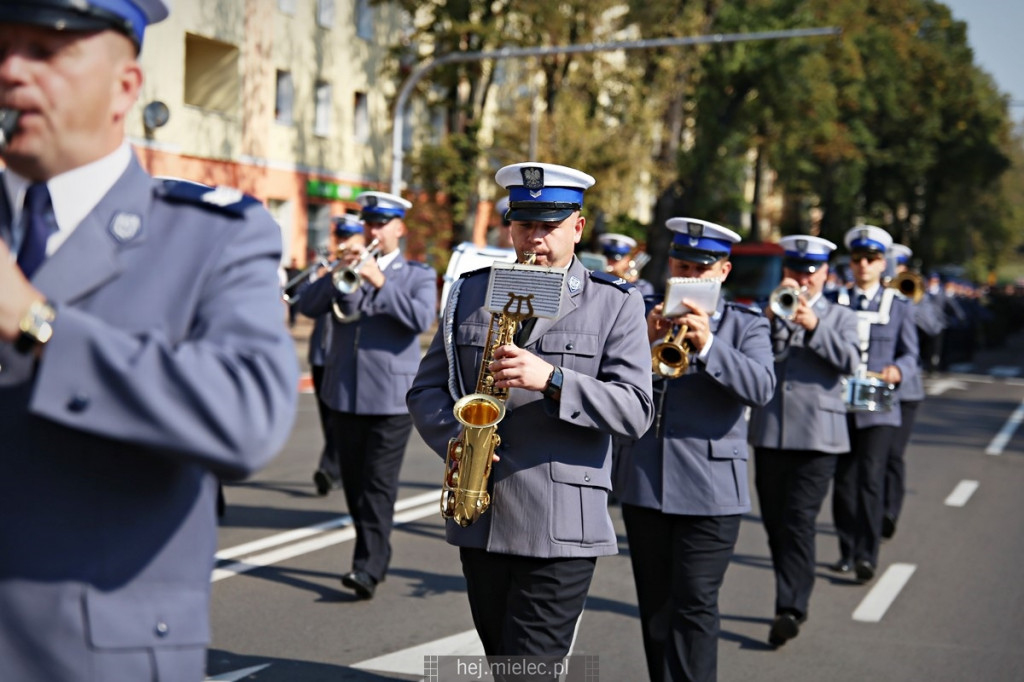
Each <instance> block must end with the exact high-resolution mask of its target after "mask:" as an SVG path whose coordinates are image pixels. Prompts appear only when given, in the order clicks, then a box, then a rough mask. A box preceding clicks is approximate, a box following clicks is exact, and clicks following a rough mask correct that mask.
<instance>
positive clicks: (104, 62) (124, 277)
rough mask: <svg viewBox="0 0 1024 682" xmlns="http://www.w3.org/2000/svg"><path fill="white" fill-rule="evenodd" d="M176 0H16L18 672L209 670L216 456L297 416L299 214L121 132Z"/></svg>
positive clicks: (241, 467) (2, 367)
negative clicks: (156, 168) (197, 173)
mask: <svg viewBox="0 0 1024 682" xmlns="http://www.w3.org/2000/svg"><path fill="white" fill-rule="evenodd" d="M166 16H167V8H166V6H165V5H164V4H163V3H162V2H159V1H158V0H137V1H136V2H128V1H127V0H120V1H118V0H106V1H105V2H102V3H98V2H97V3H90V2H86V1H85V0H81V1H77V2H70V1H69V0H32V1H31V2H27V1H26V2H16V1H11V0H0V101H2V102H3V104H4V105H6V106H10V107H15V108H16V109H17V110H18V111H19V112H21V118H20V121H19V126H18V128H17V130H16V131H15V133H14V134H13V136H12V138H11V140H10V144H9V146H8V147H7V148H6V150H5V151H4V152H3V159H4V161H5V162H6V164H7V170H6V171H4V172H3V174H2V176H0V185H2V189H0V237H2V244H0V292H2V295H0V443H2V446H0V452H2V460H3V475H2V476H0V519H2V522H0V678H2V679H4V680H17V681H18V682H35V681H40V682H61V681H64V680H74V681H76V682H80V681H90V682H120V681H124V682H138V680H174V681H175V682H177V681H179V680H192V681H198V680H202V679H203V677H204V668H205V663H206V652H205V648H206V645H207V643H208V641H209V637H210V630H209V606H210V604H209V595H210V573H211V570H212V568H213V556H214V552H215V551H216V549H217V542H216V519H215V512H214V508H215V499H216V495H217V478H218V477H219V478H221V479H224V480H237V479H241V478H243V477H245V476H247V475H249V474H251V473H252V472H253V471H255V470H256V469H258V468H259V467H261V466H262V465H264V464H266V462H267V461H268V460H269V459H270V458H271V456H272V455H273V454H274V453H275V452H276V451H277V449H278V448H279V447H280V446H281V445H282V444H283V443H284V441H285V439H286V438H287V436H288V433H289V431H290V428H291V425H292V420H293V418H294V414H295V403H296V399H297V385H298V367H297V363H296V359H295V348H294V345H293V343H292V340H291V338H290V336H289V335H288V330H287V327H286V325H285V320H284V315H282V314H281V313H282V311H281V292H280V284H279V281H278V275H277V269H278V263H279V262H280V259H281V232H280V230H279V229H278V227H277V225H276V224H275V223H274V221H273V219H272V218H271V217H270V215H269V214H268V213H267V212H266V211H265V210H264V209H263V207H262V206H260V205H259V202H257V201H256V200H255V199H252V198H251V197H246V196H244V195H242V194H241V193H240V192H237V191H236V190H229V189H227V188H218V189H216V190H215V189H213V188H210V187H206V186H203V185H198V184H195V183H190V182H184V181H173V180H154V179H153V178H151V177H150V176H149V175H148V174H146V172H145V171H143V169H142V168H141V166H140V165H139V164H138V163H137V161H136V160H135V158H134V156H133V154H132V150H131V147H129V146H128V143H127V142H126V141H125V139H124V120H125V116H126V115H127V114H128V112H129V111H131V108H132V105H133V103H134V102H135V99H136V97H137V96H138V94H139V91H140V88H141V85H142V72H141V69H140V67H139V64H138V61H137V53H138V50H139V48H140V46H141V43H142V34H143V30H144V29H145V27H146V25H147V24H149V23H152V22H156V21H159V20H161V19H163V18H164V17H166Z"/></svg>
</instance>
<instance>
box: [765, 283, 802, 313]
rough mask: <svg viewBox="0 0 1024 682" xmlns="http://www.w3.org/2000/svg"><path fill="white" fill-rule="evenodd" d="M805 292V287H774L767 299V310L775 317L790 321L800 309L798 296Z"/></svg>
mask: <svg viewBox="0 0 1024 682" xmlns="http://www.w3.org/2000/svg"><path fill="white" fill-rule="evenodd" d="M805 291H807V287H801V288H799V289H797V288H795V287H784V286H779V287H776V288H775V290H774V291H772V293H771V296H769V297H768V308H769V309H770V310H771V311H772V314H773V315H775V316H776V317H781V318H782V319H784V320H791V319H793V316H794V315H796V311H797V308H799V307H800V296H801V295H802V294H803V293H804V292H805Z"/></svg>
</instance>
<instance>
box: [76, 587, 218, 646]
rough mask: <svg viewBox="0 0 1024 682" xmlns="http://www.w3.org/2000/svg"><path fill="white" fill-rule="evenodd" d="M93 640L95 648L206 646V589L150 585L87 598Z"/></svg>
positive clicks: (96, 594)
mask: <svg viewBox="0 0 1024 682" xmlns="http://www.w3.org/2000/svg"><path fill="white" fill-rule="evenodd" d="M85 612H86V619H87V622H88V625H89V639H90V642H91V643H92V645H93V646H94V647H96V648H97V649H143V648H155V647H180V646H205V645H206V644H208V643H209V641H210V625H209V616H208V612H209V598H208V595H207V593H206V591H205V590H202V589H193V590H189V589H176V588H174V587H165V588H164V589H160V587H158V586H153V585H148V586H146V587H145V589H143V587H142V586H134V587H132V588H128V589H124V590H118V591H117V592H99V591H95V590H90V591H88V592H86V595H85Z"/></svg>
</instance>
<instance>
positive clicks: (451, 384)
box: [443, 278, 466, 400]
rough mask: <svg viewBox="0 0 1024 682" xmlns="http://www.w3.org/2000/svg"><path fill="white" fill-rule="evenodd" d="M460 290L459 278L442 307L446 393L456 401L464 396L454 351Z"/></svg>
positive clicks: (453, 284)
mask: <svg viewBox="0 0 1024 682" xmlns="http://www.w3.org/2000/svg"><path fill="white" fill-rule="evenodd" d="M461 289H462V279H461V278H460V279H457V280H455V281H454V282H452V286H451V289H449V291H448V302H447V303H446V304H445V307H444V337H443V338H444V354H445V357H447V358H448V392H449V393H450V394H451V396H452V400H458V399H459V398H461V397H462V396H464V395H465V394H466V391H465V388H464V387H463V386H462V373H461V372H460V371H459V354H458V353H457V352H456V349H455V310H456V308H458V305H459V291H460V290H461Z"/></svg>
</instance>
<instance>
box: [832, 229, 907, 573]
mask: <svg viewBox="0 0 1024 682" xmlns="http://www.w3.org/2000/svg"><path fill="white" fill-rule="evenodd" d="M844 243H845V244H846V248H847V249H849V251H850V268H851V270H852V271H853V289H852V290H851V291H850V306H851V307H852V308H853V309H854V310H855V311H856V314H857V343H858V346H859V348H860V362H859V363H858V372H857V373H858V374H863V373H865V372H870V373H872V374H875V375H877V376H878V378H880V379H881V380H882V381H884V382H887V383H890V384H896V385H897V386H899V384H900V383H901V382H902V381H903V380H904V378H905V377H909V376H911V374H912V373H913V372H914V371H916V368H917V328H916V327H915V326H914V315H913V312H912V311H911V309H910V303H909V302H908V301H907V300H906V299H905V298H903V297H902V296H900V295H899V294H898V293H897V292H896V290H895V289H893V288H892V287H884V286H882V275H883V273H884V272H885V265H886V264H885V255H886V252H887V251H888V250H889V249H890V248H891V247H892V237H891V236H889V233H888V232H886V231H885V230H883V229H882V228H880V227H875V226H874V225H858V226H857V227H854V228H851V229H850V230H848V231H847V232H846V235H845V238H844ZM899 399H900V393H899V390H897V391H896V395H895V396H894V397H893V405H892V409H889V410H883V411H870V412H869V411H851V412H850V413H849V414H847V426H848V428H849V431H850V454H849V455H848V456H846V457H840V458H839V461H838V462H837V464H836V477H835V486H834V490H833V493H832V517H833V520H834V521H835V525H836V534H837V535H838V536H839V560H838V561H837V562H836V563H834V564H832V566H831V568H832V570H834V571H838V572H841V573H846V572H849V571H850V570H851V568H852V569H853V570H854V571H855V574H856V577H857V581H858V582H862V583H864V582H867V581H869V580H871V579H872V578H874V577H875V571H876V570H877V568H878V549H879V543H880V541H881V534H882V516H883V513H884V507H883V505H884V500H883V496H884V494H885V463H886V460H887V459H888V456H889V447H890V445H891V444H892V439H893V437H894V436H895V433H896V429H897V428H898V427H899V425H900V407H899Z"/></svg>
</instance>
